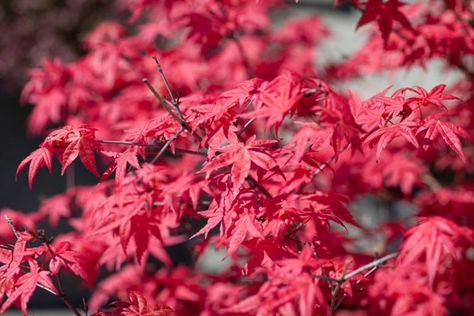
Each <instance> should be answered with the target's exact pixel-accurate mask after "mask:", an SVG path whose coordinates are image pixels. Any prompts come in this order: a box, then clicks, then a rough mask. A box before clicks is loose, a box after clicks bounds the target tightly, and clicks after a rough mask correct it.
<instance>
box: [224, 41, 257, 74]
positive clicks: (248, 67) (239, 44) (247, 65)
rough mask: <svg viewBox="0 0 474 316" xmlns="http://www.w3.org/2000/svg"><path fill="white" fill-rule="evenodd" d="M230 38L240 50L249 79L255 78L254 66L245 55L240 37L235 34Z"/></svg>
mask: <svg viewBox="0 0 474 316" xmlns="http://www.w3.org/2000/svg"><path fill="white" fill-rule="evenodd" d="M230 38H231V39H232V40H233V41H234V43H235V45H236V46H237V49H238V50H239V54H240V58H241V59H242V62H243V63H244V66H245V70H246V72H247V77H248V78H249V79H250V78H253V77H254V71H253V68H252V65H251V64H250V60H249V58H248V56H247V54H246V53H245V50H244V47H243V46H242V42H241V41H240V39H239V37H238V35H237V34H235V32H234V33H233V34H232V35H231V36H230Z"/></svg>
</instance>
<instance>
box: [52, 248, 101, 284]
mask: <svg viewBox="0 0 474 316" xmlns="http://www.w3.org/2000/svg"><path fill="white" fill-rule="evenodd" d="M52 250H53V253H54V256H53V258H52V259H51V261H50V263H49V267H50V271H51V272H52V273H53V275H56V274H58V273H59V272H60V271H59V270H60V268H61V266H65V267H66V268H67V269H69V270H71V271H72V272H73V273H74V274H75V275H77V276H79V277H80V278H81V279H83V280H84V281H86V282H87V283H88V284H92V283H93V281H94V279H95V277H96V276H97V273H98V265H97V263H96V262H94V258H93V256H88V255H87V254H81V253H79V252H77V251H75V250H73V249H72V245H71V243H70V242H68V241H62V242H60V243H58V244H57V245H54V246H53V247H52Z"/></svg>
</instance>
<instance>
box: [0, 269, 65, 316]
mask: <svg viewBox="0 0 474 316" xmlns="http://www.w3.org/2000/svg"><path fill="white" fill-rule="evenodd" d="M28 266H29V269H30V271H29V272H27V273H25V274H23V275H22V276H20V277H19V278H18V279H17V280H16V281H15V285H14V290H13V292H12V293H11V294H10V295H9V296H8V298H7V300H6V301H5V302H3V304H2V306H1V308H0V314H3V313H4V312H5V311H6V310H7V309H8V308H9V307H10V306H11V305H12V304H13V303H15V302H16V301H17V299H19V300H20V308H21V311H22V312H23V315H25V316H26V315H28V313H27V309H26V304H27V303H28V301H29V300H30V297H31V295H33V292H34V291H35V289H36V286H37V285H38V284H40V285H41V286H42V287H45V288H47V289H48V290H50V291H52V292H53V293H57V290H56V287H55V286H54V284H53V282H52V281H51V279H50V278H49V274H50V273H49V271H42V270H40V268H39V266H38V263H37V262H36V261H34V260H28ZM56 295H57V294H56Z"/></svg>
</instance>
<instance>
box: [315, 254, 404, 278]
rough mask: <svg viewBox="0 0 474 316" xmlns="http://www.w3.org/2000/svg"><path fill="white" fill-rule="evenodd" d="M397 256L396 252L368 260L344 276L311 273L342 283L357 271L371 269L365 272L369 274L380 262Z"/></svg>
mask: <svg viewBox="0 0 474 316" xmlns="http://www.w3.org/2000/svg"><path fill="white" fill-rule="evenodd" d="M397 256H398V252H394V253H391V254H388V255H386V256H384V257H382V258H379V259H376V260H373V261H371V262H369V263H367V264H365V265H363V266H361V267H359V268H357V269H355V270H353V271H352V272H350V273H348V274H346V275H345V276H343V277H340V278H331V277H328V276H327V275H322V274H316V275H313V277H314V278H316V279H321V280H324V281H328V282H336V283H344V282H346V281H348V280H350V279H352V278H353V277H355V276H356V275H358V274H359V273H362V272H364V271H365V270H369V269H372V270H370V271H369V273H367V274H366V275H369V274H370V273H372V272H373V271H374V270H373V268H376V269H377V268H379V267H381V266H382V264H384V263H385V262H386V261H389V260H391V259H393V258H396V257H397Z"/></svg>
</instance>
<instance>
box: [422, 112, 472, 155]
mask: <svg viewBox="0 0 474 316" xmlns="http://www.w3.org/2000/svg"><path fill="white" fill-rule="evenodd" d="M438 117H439V114H438V115H433V116H431V117H430V118H428V119H427V120H426V121H425V122H424V124H423V125H422V126H420V127H419V128H418V130H417V132H416V133H417V134H419V133H422V132H424V133H425V138H426V139H428V140H430V141H434V140H435V139H437V138H438V136H439V135H441V137H442V138H443V140H444V142H445V143H446V144H447V145H448V146H449V147H451V149H452V150H453V151H454V152H455V153H456V154H458V156H459V157H460V158H461V159H462V161H463V162H464V163H466V156H465V155H464V151H463V149H462V144H461V141H460V140H459V137H458V135H459V136H461V137H462V138H464V139H466V140H470V141H472V138H471V136H470V135H469V133H468V132H467V131H466V130H464V129H463V128H462V127H459V126H457V125H454V124H453V123H451V122H446V121H441V120H439V119H437V118H438ZM426 146H427V145H425V146H424V148H425V147H426Z"/></svg>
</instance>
